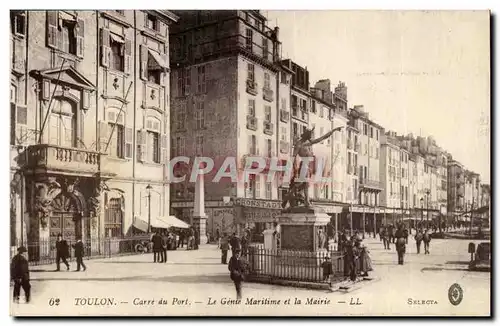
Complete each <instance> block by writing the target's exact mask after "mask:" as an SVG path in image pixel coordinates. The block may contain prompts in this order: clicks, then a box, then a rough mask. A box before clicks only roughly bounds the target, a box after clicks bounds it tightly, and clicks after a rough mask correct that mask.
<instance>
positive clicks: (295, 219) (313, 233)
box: [278, 207, 330, 252]
mask: <svg viewBox="0 0 500 326" xmlns="http://www.w3.org/2000/svg"><path fill="white" fill-rule="evenodd" d="M278 221H279V225H280V229H281V249H283V250H304V251H311V252H315V251H318V250H320V249H321V248H324V247H325V246H324V244H322V243H321V242H322V241H323V242H325V241H326V233H324V230H323V229H324V228H325V227H326V225H327V224H328V222H329V221H330V216H329V215H328V214H326V213H325V212H324V211H323V210H321V209H317V208H313V207H310V208H309V207H307V208H306V207H294V208H292V209H288V210H285V211H283V213H282V214H281V215H280V216H279V217H278ZM320 229H321V230H322V231H321V232H323V234H324V239H320V237H321V236H320Z"/></svg>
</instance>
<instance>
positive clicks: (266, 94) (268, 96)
mask: <svg viewBox="0 0 500 326" xmlns="http://www.w3.org/2000/svg"><path fill="white" fill-rule="evenodd" d="M262 97H263V98H264V100H266V101H268V102H272V101H273V99H274V92H273V90H272V89H269V88H263V89H262Z"/></svg>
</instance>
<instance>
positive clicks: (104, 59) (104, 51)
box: [101, 28, 111, 67]
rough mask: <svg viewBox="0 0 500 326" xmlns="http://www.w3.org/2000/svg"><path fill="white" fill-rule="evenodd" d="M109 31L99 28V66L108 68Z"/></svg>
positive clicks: (109, 51) (109, 50)
mask: <svg viewBox="0 0 500 326" xmlns="http://www.w3.org/2000/svg"><path fill="white" fill-rule="evenodd" d="M109 43H110V40H109V30H107V29H105V28H101V65H102V66H103V67H109V54H110V53H111V48H110V44H109Z"/></svg>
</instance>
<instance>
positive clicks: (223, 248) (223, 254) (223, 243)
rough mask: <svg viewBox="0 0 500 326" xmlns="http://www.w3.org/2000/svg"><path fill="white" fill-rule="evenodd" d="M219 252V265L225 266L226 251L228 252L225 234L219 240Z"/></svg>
mask: <svg viewBox="0 0 500 326" xmlns="http://www.w3.org/2000/svg"><path fill="white" fill-rule="evenodd" d="M220 250H221V264H224V265H225V264H227V251H228V250H229V241H228V240H227V237H226V234H225V233H224V234H223V235H222V238H221V240H220Z"/></svg>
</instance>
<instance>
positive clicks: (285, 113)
mask: <svg viewBox="0 0 500 326" xmlns="http://www.w3.org/2000/svg"><path fill="white" fill-rule="evenodd" d="M280 120H281V121H282V122H288V121H289V120H290V112H288V111H287V110H283V109H281V110H280Z"/></svg>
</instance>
